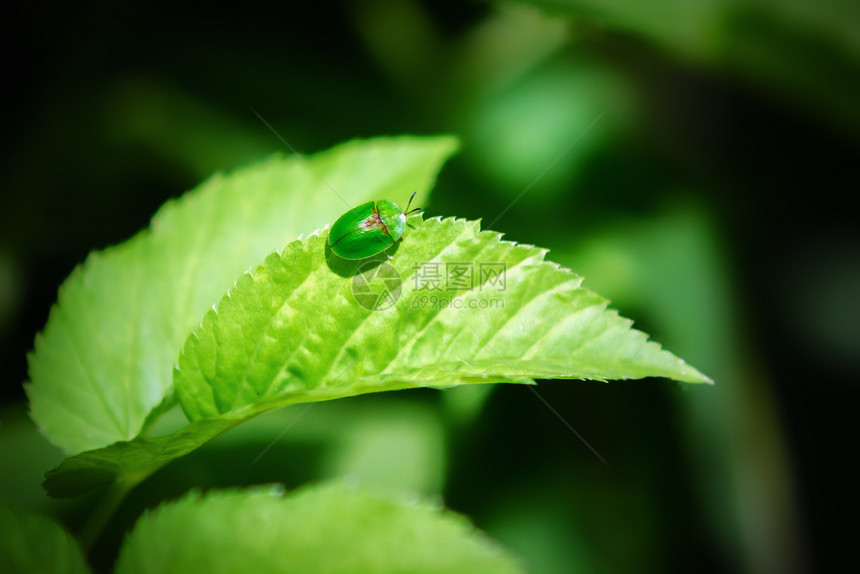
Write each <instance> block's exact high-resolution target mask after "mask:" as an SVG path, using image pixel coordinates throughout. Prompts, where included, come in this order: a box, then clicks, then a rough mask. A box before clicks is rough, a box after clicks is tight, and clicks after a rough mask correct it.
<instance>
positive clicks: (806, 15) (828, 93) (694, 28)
mask: <svg viewBox="0 0 860 574" xmlns="http://www.w3.org/2000/svg"><path fill="white" fill-rule="evenodd" d="M531 2H532V3H534V4H536V5H538V6H542V7H544V8H546V9H548V10H550V11H552V12H554V13H562V14H567V15H568V16H573V17H576V18H579V19H586V20H592V21H597V22H600V23H601V24H602V25H603V26H605V27H607V28H610V29H614V30H619V31H623V32H628V33H632V34H634V35H637V36H640V37H642V38H645V39H646V40H648V41H650V42H653V43H654V44H656V45H658V46H659V47H661V48H662V49H665V50H668V51H669V52H671V53H672V54H674V55H675V56H676V57H678V58H680V59H682V60H686V61H688V62H692V63H694V64H697V65H699V66H707V67H714V68H718V69H722V70H727V71H730V72H735V73H737V74H738V75H739V76H740V77H742V78H744V79H746V80H747V81H749V82H750V83H752V84H754V85H756V86H760V87H761V86H763V87H766V88H770V89H771V90H772V91H774V92H775V93H776V95H778V97H780V98H782V99H785V100H789V101H796V102H798V103H800V104H801V105H803V106H805V107H806V108H807V109H808V110H810V111H812V112H813V113H814V114H815V115H817V116H819V117H821V118H826V119H827V120H828V121H830V122H831V124H833V125H835V126H837V127H839V128H845V127H850V129H852V130H853V131H854V133H855V135H856V134H857V133H860V109H858V107H857V106H856V101H857V94H858V93H860V40H858V35H857V29H858V26H860V4H858V3H857V2H853V1H851V0H823V1H820V2H807V1H804V0H790V1H785V0H757V1H753V2H728V1H725V0H700V1H696V2H688V1H679V0H660V1H657V2H636V1H635V0H627V1H621V2H603V1H601V0H531Z"/></svg>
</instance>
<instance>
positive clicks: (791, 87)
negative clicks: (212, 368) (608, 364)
mask: <svg viewBox="0 0 860 574" xmlns="http://www.w3.org/2000/svg"><path fill="white" fill-rule="evenodd" d="M560 4H563V3H559V5H560ZM615 5H616V6H615V8H613V9H612V10H610V11H604V10H603V8H601V6H602V4H601V3H599V2H587V1H585V2H580V3H576V2H571V7H567V8H564V7H562V8H559V7H558V6H552V7H550V8H549V9H548V10H547V11H541V10H539V9H536V8H534V7H532V6H529V5H527V4H506V3H500V4H495V3H479V2H466V3H454V2H442V3H437V2H393V1H392V2H387V1H374V2H339V3H333V4H326V5H324V6H308V5H303V6H301V7H300V8H295V7H291V6H288V5H286V4H285V5H282V6H281V7H280V8H278V9H275V10H273V9H272V8H270V7H254V6H250V5H248V6H242V9H237V7H236V6H235V5H233V4H232V3H223V4H221V3H190V4H184V5H183V6H181V7H177V6H175V5H173V4H171V3H162V4H146V5H144V4H140V5H136V4H126V5H122V6H118V5H116V4H114V3H105V2H96V3H91V4H89V5H88V6H87V7H80V6H76V5H73V4H72V3H68V4H66V5H62V4H45V3H32V4H28V5H26V6H4V8H2V16H0V20H2V22H3V23H2V27H3V31H2V32H3V33H2V35H0V42H2V46H0V47H2V53H3V54H4V60H5V62H4V64H5V65H4V75H5V78H6V81H5V88H4V90H3V99H4V102H3V103H4V105H3V114H2V117H3V125H2V139H0V146H2V148H0V152H2V153H0V365H2V370H0V393H2V394H0V397H2V401H3V410H0V441H2V442H0V447H2V450H0V456H2V457H3V472H2V474H3V475H4V478H3V479H2V482H0V498H2V499H4V500H8V501H10V502H12V503H13V504H19V505H21V506H24V507H27V508H31V509H34V510H37V511H41V512H46V513H52V514H54V515H56V516H58V517H60V518H61V519H62V520H63V521H64V522H65V523H66V524H67V525H68V526H69V527H70V528H72V529H74V528H75V527H76V525H77V524H79V523H80V521H81V520H82V518H81V517H82V516H84V515H85V514H86V512H87V508H88V507H87V504H88V502H87V501H84V502H78V503H56V502H52V501H49V500H48V499H47V498H45V497H44V496H43V495H41V494H39V490H38V480H39V476H40V474H41V472H43V471H44V470H46V469H47V468H49V467H50V466H52V465H53V464H56V462H57V461H58V460H59V458H60V457H61V455H60V454H59V453H58V452H56V451H55V450H53V449H52V447H50V446H49V445H48V444H47V443H46V442H45V441H44V439H41V438H40V437H39V436H38V435H37V434H36V431H35V429H34V427H33V425H32V423H29V422H28V419H27V418H26V416H25V414H24V413H25V412H26V399H25V396H24V392H23V389H22V383H23V382H24V381H25V380H26V379H27V366H26V354H27V352H28V351H29V350H30V349H31V348H32V344H33V339H34V336H35V334H36V333H37V332H38V331H39V330H40V329H41V328H42V327H43V326H44V324H45V321H46V320H47V317H48V313H49V311H50V308H51V305H52V304H53V303H54V301H55V300H56V293H57V288H58V286H59V285H60V284H61V283H62V281H63V280H64V279H65V277H66V276H67V275H68V274H69V273H70V272H71V270H72V269H73V268H74V266H75V265H77V264H78V263H80V262H82V261H83V260H84V258H85V257H86V256H87V253H88V252H90V251H91V250H96V249H102V248H104V247H106V246H109V245H111V244H114V243H118V242H121V241H123V240H125V239H127V238H128V237H130V236H131V235H132V234H134V233H135V232H137V231H138V230H140V229H142V228H143V227H145V226H146V225H147V224H148V221H149V219H150V217H151V216H152V215H153V213H154V212H155V211H156V210H157V209H158V207H159V206H160V205H161V204H162V203H163V202H164V201H165V200H167V199H168V198H171V197H176V196H178V195H181V194H182V193H183V192H184V191H186V190H188V189H191V188H193V187H194V186H195V185H196V184H197V183H199V182H200V181H201V180H202V179H204V178H205V177H207V176H208V175H210V174H211V173H213V172H215V171H219V170H230V169H232V168H235V167H237V166H240V165H243V164H246V163H248V162H252V161H254V160H256V159H260V158H263V157H266V156H267V155H269V154H272V153H286V150H285V149H284V148H283V145H282V144H281V143H280V142H279V141H278V140H277V139H276V138H275V137H274V136H273V135H272V134H271V132H269V131H268V130H267V129H266V127H265V126H264V125H262V124H261V123H260V121H259V120H258V119H257V118H256V117H255V116H254V115H253V113H252V112H251V110H250V107H251V106H253V107H254V109H256V110H257V111H258V112H259V113H260V114H261V115H262V116H263V117H265V118H266V119H267V120H268V121H269V122H270V123H271V124H272V125H273V126H275V128H276V129H278V131H279V132H280V133H281V134H282V135H283V136H284V137H285V138H286V139H287V140H288V141H290V143H291V144H292V145H294V146H295V147H296V148H297V149H299V150H300V151H302V152H303V153H312V152H314V151H318V150H322V149H325V148H327V147H330V146H331V145H334V144H336V143H338V142H341V141H344V140H347V139H351V138H354V137H370V136H376V135H388V134H392V135H393V134H401V133H415V134H437V133H454V134H457V135H458V136H460V137H461V139H462V143H463V149H462V152H461V153H460V155H458V156H457V157H456V158H455V159H454V160H452V161H451V162H450V163H449V164H448V165H447V167H446V168H445V169H444V170H443V173H442V175H441V177H440V181H439V184H438V185H437V188H436V191H435V192H434V195H433V200H432V203H431V205H429V206H427V213H428V214H429V215H438V214H444V215H457V216H460V217H468V218H483V220H484V223H485V225H490V226H491V227H493V228H494V229H497V230H499V231H503V232H505V233H506V236H507V238H508V239H511V240H515V241H521V242H525V243H532V244H537V245H541V246H544V247H548V248H550V249H551V253H550V258H551V259H554V260H556V261H559V262H560V263H562V264H564V265H566V266H569V267H571V268H572V269H573V270H574V271H576V272H578V273H580V274H582V275H584V276H585V277H586V285H587V286H589V287H591V288H593V289H594V290H596V291H597V292H599V293H601V294H603V295H605V296H607V297H609V298H610V299H612V301H613V306H614V307H615V308H617V309H619V310H620V312H621V313H622V314H623V315H625V316H628V317H631V318H633V319H634V320H636V323H637V326H638V327H639V328H641V329H643V330H645V331H646V332H649V333H650V334H651V335H652V336H653V337H654V339H656V340H658V341H660V342H662V343H663V344H665V346H666V347H667V348H668V349H670V350H672V351H673V352H675V353H676V354H678V355H679V356H681V357H684V358H685V359H686V360H687V361H688V362H690V363H691V364H693V365H695V366H696V367H698V368H699V369H700V370H702V371H703V372H705V373H707V374H709V375H710V376H711V377H712V378H713V379H714V380H715V381H716V385H715V386H714V387H711V388H706V387H698V386H697V387H686V386H682V385H677V384H675V383H670V382H667V381H660V380H648V381H628V382H619V383H611V384H609V385H603V384H598V383H577V382H564V381H556V382H547V383H544V384H542V385H541V386H540V391H541V394H542V396H543V397H544V398H546V400H547V401H548V402H550V404H552V405H553V406H554V408H556V410H558V411H559V412H560V413H561V414H562V416H564V417H565V419H566V420H568V421H570V422H571V424H572V425H573V426H574V427H575V428H577V430H578V431H579V432H580V433H581V434H583V436H585V437H586V438H587V440H589V442H590V443H591V444H592V445H593V446H594V447H595V448H596V449H597V450H598V452H600V453H601V455H602V456H604V457H605V458H606V459H607V460H608V461H609V463H610V465H611V466H610V467H608V468H607V467H605V466H604V465H603V464H602V463H601V462H600V461H599V460H598V459H597V458H596V457H595V456H594V455H593V454H592V453H591V452H590V451H589V450H588V448H587V447H585V446H584V445H583V444H582V443H581V442H579V441H578V440H577V439H575V438H574V437H572V436H571V435H570V434H569V433H568V431H567V430H566V429H565V428H564V426H563V424H562V423H561V422H560V421H558V420H557V419H555V418H554V417H553V415H552V414H551V413H549V411H548V410H547V409H546V408H545V407H544V406H543V405H542V404H541V403H540V402H539V401H537V400H536V399H535V398H534V397H533V396H531V394H530V393H528V390H526V389H522V388H518V387H513V386H511V387H499V388H497V389H494V390H493V392H492V394H491V395H490V396H489V398H486V399H485V400H486V403H485V404H484V406H483V410H482V412H481V413H480V415H478V416H476V417H472V418H469V417H466V419H463V420H461V419H456V420H454V419H455V418H456V417H453V416H452V415H451V414H450V413H451V412H453V411H452V410H451V407H446V405H447V404H448V402H456V399H449V398H447V396H448V394H447V393H445V396H444V397H442V398H440V393H438V392H435V391H426V392H425V391H421V392H417V393H403V395H404V396H403V397H398V398H396V399H388V398H362V399H356V400H352V401H344V403H345V404H347V405H351V406H342V407H336V408H345V409H353V410H355V411H356V412H357V413H359V415H360V413H361V412H364V411H367V412H371V411H372V412H376V411H375V410H374V409H376V408H378V406H379V404H382V405H386V404H388V403H386V401H390V404H391V407H390V408H392V409H398V408H407V407H403V406H402V404H401V401H405V403H404V404H407V403H415V404H418V405H422V406H421V407H420V408H427V409H429V410H430V412H433V413H435V414H434V415H433V416H435V417H437V419H438V421H441V422H440V425H441V426H442V427H443V428H444V429H446V430H445V431H444V432H443V433H442V435H443V436H444V442H445V445H446V451H445V452H446V454H445V468H446V469H447V470H446V473H445V476H444V478H443V479H440V480H441V482H440V483H439V484H436V485H430V486H427V485H423V486H424V487H426V488H430V489H431V490H433V489H434V488H435V490H433V491H434V492H441V493H442V495H443V497H444V500H445V502H446V504H447V505H448V506H450V507H452V508H454V509H455V510H458V511H460V512H463V513H466V514H468V515H470V516H471V517H472V518H473V520H474V521H475V522H476V524H477V525H478V526H479V527H481V528H483V529H485V530H487V531H488V532H490V534H492V535H494V536H496V537H497V538H500V539H501V540H502V541H503V542H504V543H505V544H507V545H508V546H509V547H510V548H512V549H513V550H514V551H515V552H517V553H519V554H521V555H523V556H524V557H525V558H526V560H527V563H528V564H529V565H530V566H531V567H532V568H533V570H534V571H536V572H565V571H571V570H573V569H574V568H579V569H582V570H584V571H592V572H595V571H654V572H664V571H688V570H690V569H691V568H695V569H696V570H697V571H703V572H723V571H726V572H736V571H754V572H783V571H791V570H792V569H793V570H794V571H799V572H802V571H823V570H825V569H826V568H828V567H834V566H837V565H839V564H841V561H842V560H843V559H844V556H845V555H846V554H847V553H848V552H849V549H850V548H851V546H850V543H851V542H852V541H851V539H850V538H849V536H850V529H842V528H840V526H839V525H840V524H841V523H842V522H843V520H840V518H843V517H846V516H850V515H851V513H852V512H851V511H852V510H853V509H856V503H855V498H856V496H855V495H854V494H853V488H852V486H853V484H852V483H851V482H850V479H849V477H850V475H849V473H848V460H849V459H850V458H851V457H852V454H853V453H854V452H855V451H856V448H853V447H854V444H855V441H854V440H853V438H854V436H855V434H856V433H855V432H853V431H854V427H855V425H854V424H852V423H853V420H851V417H852V415H853V414H854V412H855V410H856V405H857V404H858V403H857V398H858V387H857V376H858V374H860V334H858V333H860V331H858V328H857V325H858V324H860V303H858V301H857V294H858V293H860V232H858V226H857V221H858V210H857V207H856V204H855V203H854V201H853V198H852V197H851V196H852V195H854V193H851V192H856V189H857V173H856V172H857V165H858V159H860V153H858V141H860V106H857V102H858V101H860V99H858V98H860V90H858V85H860V64H858V62H860V38H858V34H860V33H858V32H857V30H860V18H858V12H857V8H856V7H854V6H852V5H851V4H850V3H845V5H844V6H843V5H842V4H840V3H839V2H837V1H836V0H833V1H831V2H829V3H828V2H824V3H818V4H816V5H815V6H816V7H813V4H812V3H811V2H810V3H809V5H808V6H807V5H806V4H804V3H802V2H801V3H795V4H791V5H789V6H786V7H784V6H783V3H779V2H776V1H774V2H766V1H762V2H760V3H758V4H757V6H756V8H755V10H752V9H749V8H745V9H744V11H743V12H741V11H740V9H739V8H731V7H726V6H717V5H716V4H714V5H713V6H711V5H708V4H706V3H704V4H703V5H704V7H700V8H699V9H697V10H694V11H690V10H688V11H681V12H676V11H673V9H672V6H673V3H669V2H667V3H656V5H654V6H650V7H649V11H643V9H642V8H639V7H637V6H638V4H636V3H633V2H630V3H629V5H628V3H627V2H619V3H615ZM849 11H853V13H852V12H849ZM646 12H647V13H646ZM598 118H599V119H598ZM595 120H597V121H596V123H595ZM574 141H575V142H576V143H575V144H574V145H572V147H570V148H569V149H568V148H567V146H568V145H570V144H571V142H574ZM565 149H568V151H567V152H565V153H562V152H563V150H565ZM556 161H557V163H553V162H556ZM550 165H552V166H553V167H552V168H551V169H549V171H546V172H545V174H544V175H543V176H540V177H539V175H540V174H541V173H542V172H544V170H545V169H546V168H547V167H548V166H550ZM536 178H538V179H537V181H536V183H534V184H533V185H532V183H533V182H535V180H536ZM530 185H532V187H530V188H529V191H528V192H527V193H526V194H524V195H522V197H521V199H519V200H518V201H517V202H516V203H515V205H514V206H513V207H511V209H510V210H509V211H507V212H505V215H504V216H503V217H501V218H499V219H498V221H495V220H496V219H497V216H498V215H499V214H500V213H502V212H503V211H504V210H505V209H506V207H507V206H508V205H509V204H510V203H511V201H512V200H514V199H515V198H516V197H517V196H519V194H520V193H521V192H522V190H524V189H525V188H526V187H529V186H530ZM308 231H311V230H308ZM380 401H381V402H380ZM408 408H411V407H408ZM446 409H448V410H446ZM288 410H289V409H288ZM322 410H323V409H320V411H322ZM312 412H313V411H312ZM446 413H447V414H446ZM359 415H356V416H359ZM283 416H287V415H283ZM289 416H294V415H289ZM289 416H287V419H284V420H289ZM307 416H308V417H311V416H312V415H311V414H310V413H309V414H308V415H307ZM318 416H319V417H321V418H320V419H319V420H321V421H322V420H326V419H325V417H326V416H327V415H325V414H320V415H318ZM272 424H273V427H276V426H278V424H280V419H277V421H275V419H273V422H272ZM258 430H259V432H258V433H257V435H255V436H256V440H257V441H258V442H259V443H260V444H266V443H267V442H268V441H269V440H270V439H271V438H272V437H273V436H274V435H276V434H277V432H276V431H272V432H270V433H269V430H270V429H269V430H267V429H266V428H264V427H260V429H258ZM335 430H336V429H335ZM335 430H333V431H332V434H333V436H334V435H336V432H335ZM338 432H339V431H338ZM267 433H269V434H267ZM252 434H253V433H252ZM291 434H297V436H296V438H295V439H289V440H287V441H286V442H285V443H284V446H283V448H284V449H285V453H286V454H285V456H286V455H289V457H291V458H293V459H296V458H297V457H299V460H305V461H313V460H316V459H317V458H319V457H320V456H322V455H320V454H319V453H320V452H323V451H325V449H326V448H330V446H331V441H332V440H336V439H333V438H331V437H327V438H326V437H324V438H319V439H314V440H303V439H302V438H301V436H302V435H301V427H297V429H296V431H295V432H293V433H291ZM279 448H281V447H279ZM239 452H246V451H243V450H242V449H241V448H239V447H237V446H235V445H232V443H230V444H224V445H221V446H218V445H215V446H212V447H207V448H206V449H203V450H202V451H201V452H199V453H195V454H194V455H192V456H191V457H188V458H187V460H186V459H183V460H181V461H177V462H176V463H174V464H172V465H170V466H168V467H167V468H166V469H164V470H163V471H161V472H160V473H159V474H157V475H156V476H154V477H153V478H152V479H151V480H150V481H148V482H147V483H146V484H145V485H143V486H142V487H141V489H140V491H141V492H139V493H136V494H135V495H134V496H133V497H131V498H130V499H129V501H128V502H127V504H126V505H125V506H124V507H123V508H122V509H121V512H120V514H119V516H118V518H117V525H119V526H120V527H121V526H123V525H126V526H127V525H128V524H130V523H131V522H132V521H133V520H134V518H135V516H136V515H137V513H138V512H139V511H140V509H142V508H144V507H146V506H147V505H152V504H156V503H157V502H158V501H159V500H162V499H164V498H167V497H171V496H175V495H178V494H179V493H181V492H182V491H183V490H184V489H187V488H191V487H192V486H195V485H202V486H217V485H226V484H251V483H256V482H265V481H284V482H287V483H288V484H291V485H295V484H298V483H301V482H304V481H308V480H313V479H317V478H320V477H322V476H325V475H326V471H324V470H320V467H318V466H315V465H314V464H311V463H310V462H309V463H308V464H306V465H304V466H303V467H302V470H301V471H299V470H296V468H285V467H284V466H283V465H277V464H274V461H273V462H272V463H271V464H270V465H265V464H263V465H259V466H255V467H254V469H253V471H252V472H250V471H249V472H246V473H241V472H236V471H233V470H226V469H228V468H231V466H232V465H229V464H226V462H225V461H227V460H230V459H229V457H230V456H233V455H234V454H235V455H236V456H239V455H238V454H236V453H239ZM231 453H232V454H231ZM302 457H304V458H302ZM300 466H301V465H300ZM314 468H316V471H315V470H313V469H314ZM413 486H415V485H413ZM418 486H419V487H420V486H421V485H418ZM115 538H116V539H118V534H117V535H116V536H115ZM111 544H112V543H111V541H110V540H107V541H104V542H102V544H101V546H100V547H98V548H97V553H101V554H97V555H95V556H93V560H94V562H95V563H96V564H97V565H100V566H102V567H104V566H106V565H109V564H110V560H111V556H112V555H113V553H114V552H115V548H114V547H112V546H111Z"/></svg>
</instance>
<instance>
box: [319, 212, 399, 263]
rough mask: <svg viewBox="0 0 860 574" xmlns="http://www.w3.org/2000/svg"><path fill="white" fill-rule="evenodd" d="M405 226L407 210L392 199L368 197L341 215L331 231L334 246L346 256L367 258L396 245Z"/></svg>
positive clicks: (330, 241)
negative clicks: (377, 199)
mask: <svg viewBox="0 0 860 574" xmlns="http://www.w3.org/2000/svg"><path fill="white" fill-rule="evenodd" d="M405 230H406V214H405V213H404V212H403V210H402V209H400V207H399V206H398V205H397V204H396V203H394V202H393V201H388V200H385V199H383V200H380V201H368V202H367V203H363V204H361V205H359V206H357V207H354V208H352V209H350V210H349V211H347V212H346V213H344V214H343V215H341V216H340V217H339V218H338V220H337V221H335V222H334V225H332V226H331V230H330V231H329V233H328V244H329V247H331V250H332V251H333V252H334V253H335V254H336V255H337V256H339V257H341V258H343V259H364V258H365V257H371V256H373V255H376V254H377V253H381V252H383V251H385V250H386V249H388V248H389V247H391V246H392V245H394V242H395V241H397V240H398V239H400V238H401V237H402V236H403V232H404V231H405Z"/></svg>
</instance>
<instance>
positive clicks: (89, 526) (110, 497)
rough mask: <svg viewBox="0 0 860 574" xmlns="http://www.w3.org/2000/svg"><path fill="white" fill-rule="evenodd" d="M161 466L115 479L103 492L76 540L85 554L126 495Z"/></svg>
mask: <svg viewBox="0 0 860 574" xmlns="http://www.w3.org/2000/svg"><path fill="white" fill-rule="evenodd" d="M161 466H162V465H155V466H153V467H150V468H147V469H146V470H144V471H141V472H136V473H134V474H129V475H124V476H122V477H121V478H119V479H117V480H116V482H114V483H113V484H112V485H111V486H110V487H109V488H108V490H107V492H105V495H104V496H103V497H102V499H101V500H100V501H99V503H98V504H97V505H96V507H95V508H94V509H93V512H92V514H90V517H89V518H88V519H87V521H86V522H85V523H84V525H83V527H82V528H81V531H80V534H79V535H78V539H79V541H80V543H81V546H82V547H83V549H84V552H85V553H89V552H90V550H92V547H93V544H95V542H96V540H98V538H99V536H100V535H101V533H102V531H103V530H104V528H105V526H106V525H107V523H108V522H109V521H110V519H111V517H112V516H113V514H114V512H116V509H117V508H119V505H120V504H122V501H123V500H125V497H126V495H128V493H129V492H130V491H131V489H133V488H134V487H135V486H137V485H138V484H140V483H141V482H143V480H144V479H146V477H148V476H149V475H150V474H152V473H153V472H155V471H156V470H158V469H159V468H160V467H161Z"/></svg>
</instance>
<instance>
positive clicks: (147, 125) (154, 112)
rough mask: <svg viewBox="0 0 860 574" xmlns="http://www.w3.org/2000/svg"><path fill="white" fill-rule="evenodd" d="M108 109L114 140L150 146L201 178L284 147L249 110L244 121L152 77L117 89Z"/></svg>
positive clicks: (110, 95) (133, 80) (108, 100)
mask: <svg viewBox="0 0 860 574" xmlns="http://www.w3.org/2000/svg"><path fill="white" fill-rule="evenodd" d="M103 109H104V113H105V123H106V126H105V128H106V130H107V131H108V133H109V135H110V137H111V139H112V140H113V141H115V142H119V143H122V144H136V145H138V146H142V147H145V148H149V149H151V150H153V151H155V152H157V153H159V154H161V155H162V156H163V157H164V158H166V159H169V160H171V161H174V162H176V163H177V164H178V165H180V166H182V167H183V168H184V169H188V170H191V171H192V172H193V173H194V174H195V175H196V176H197V178H204V177H208V176H209V175H210V174H211V173H212V172H213V171H216V170H220V169H231V168H233V167H235V166H240V165H244V164H246V163H249V162H251V161H254V160H255V159H256V158H259V157H262V156H264V155H266V154H268V153H270V151H271V150H272V149H274V148H275V147H276V146H279V145H281V144H279V143H278V140H277V138H275V136H273V135H272V134H271V133H270V132H269V130H268V129H266V127H265V126H264V125H263V124H262V123H260V121H259V120H258V119H257V118H256V117H254V115H253V114H252V113H251V111H250V110H248V109H247V108H246V109H245V110H244V111H245V112H246V121H245V122H240V121H238V120H237V119H236V118H234V117H232V116H231V115H229V114H227V113H225V112H224V111H222V110H220V109H218V108H217V107H215V106H214V105H212V104H210V103H207V102H205V101H204V100H202V99H200V98H194V97H191V96H190V95H189V94H187V93H185V92H183V91H182V90H180V89H179V88H177V87H175V86H172V85H170V84H167V83H162V82H158V81H155V80H150V79H147V78H130V79H127V80H125V81H122V82H119V83H117V84H115V85H113V86H112V87H111V89H110V90H109V91H108V92H107V94H106V96H105V104H104V106H103Z"/></svg>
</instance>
